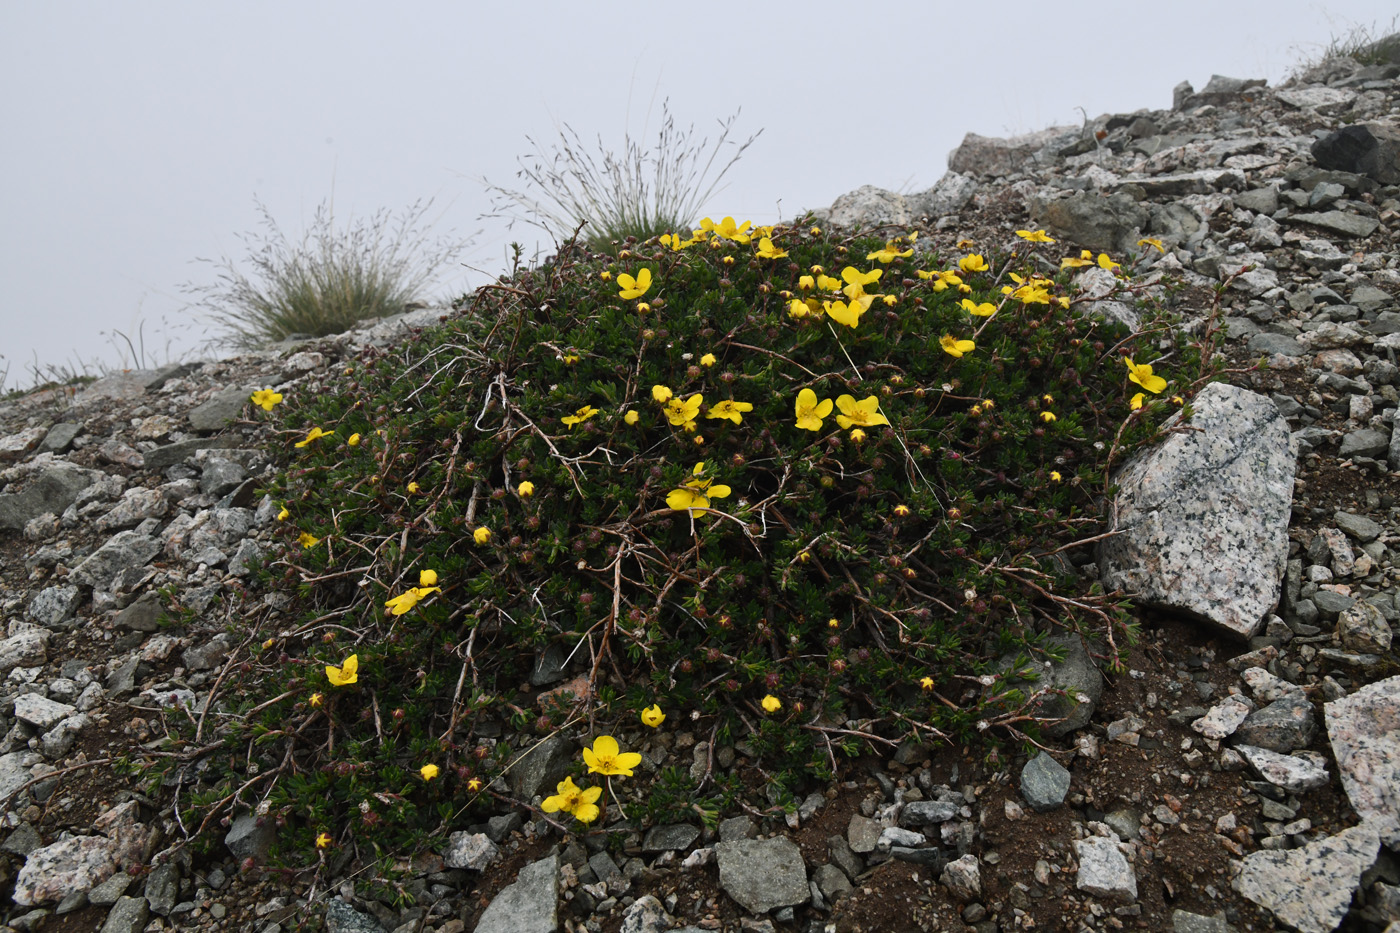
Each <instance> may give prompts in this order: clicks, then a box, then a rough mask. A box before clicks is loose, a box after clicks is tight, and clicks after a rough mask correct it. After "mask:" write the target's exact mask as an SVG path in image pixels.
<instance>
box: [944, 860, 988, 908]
mask: <svg viewBox="0 0 1400 933" xmlns="http://www.w3.org/2000/svg"><path fill="white" fill-rule="evenodd" d="M938 880H939V881H940V882H942V884H943V885H944V887H946V888H947V889H948V891H949V893H951V894H952V895H953V896H954V897H956V898H957V899H958V900H960V901H970V900H973V899H975V898H977V897H979V896H980V895H981V894H982V863H981V862H979V861H978V860H977V856H975V855H972V854H971V853H969V854H967V855H964V856H962V857H961V858H956V859H954V860H953V861H951V862H949V863H948V864H947V865H945V866H944V868H943V873H942V874H941V875H939V876H938Z"/></svg>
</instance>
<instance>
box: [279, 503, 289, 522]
mask: <svg viewBox="0 0 1400 933" xmlns="http://www.w3.org/2000/svg"><path fill="white" fill-rule="evenodd" d="M291 516H292V513H291V511H290V510H288V508H287V507H286V506H285V505H284V506H282V511H280V512H278V513H277V520H278V521H279V522H285V521H286V520H287V519H288V518H291Z"/></svg>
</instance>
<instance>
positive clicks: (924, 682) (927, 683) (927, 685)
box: [919, 677, 933, 691]
mask: <svg viewBox="0 0 1400 933" xmlns="http://www.w3.org/2000/svg"><path fill="white" fill-rule="evenodd" d="M919 686H920V687H922V688H923V689H924V690H925V691H930V690H932V689H933V678H932V677H924V678H922V679H920V680H919Z"/></svg>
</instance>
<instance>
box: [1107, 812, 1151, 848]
mask: <svg viewBox="0 0 1400 933" xmlns="http://www.w3.org/2000/svg"><path fill="white" fill-rule="evenodd" d="M1103 822H1104V825H1105V826H1107V827H1108V828H1109V829H1111V830H1113V831H1114V832H1115V833H1117V834H1118V838H1119V839H1122V840H1124V841H1127V840H1130V839H1136V838H1138V836H1139V835H1140V834H1141V831H1142V814H1141V813H1139V812H1138V811H1136V810H1129V809H1127V808H1124V809H1121V810H1114V811H1113V812H1111V813H1106V814H1104V818H1103Z"/></svg>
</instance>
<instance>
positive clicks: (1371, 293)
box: [1351, 285, 1395, 333]
mask: <svg viewBox="0 0 1400 933" xmlns="http://www.w3.org/2000/svg"><path fill="white" fill-rule="evenodd" d="M1351 303H1352V304H1354V305H1356V306H1357V307H1358V308H1360V309H1361V310H1362V311H1366V312H1370V311H1379V310H1380V309H1381V308H1384V307H1387V306H1389V305H1392V304H1394V303H1395V296H1394V295H1392V294H1390V292H1388V291H1385V290H1384V289H1380V288H1376V287H1375V286H1374V285H1358V286H1356V288H1353V289H1352V290H1351ZM1372 333H1375V331H1372Z"/></svg>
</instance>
